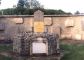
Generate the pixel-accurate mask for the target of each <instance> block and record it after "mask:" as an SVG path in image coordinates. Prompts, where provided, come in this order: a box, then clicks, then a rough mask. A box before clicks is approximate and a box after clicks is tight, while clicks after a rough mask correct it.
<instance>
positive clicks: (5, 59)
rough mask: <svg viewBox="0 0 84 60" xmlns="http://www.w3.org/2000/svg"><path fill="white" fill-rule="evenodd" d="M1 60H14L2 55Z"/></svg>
mask: <svg viewBox="0 0 84 60" xmlns="http://www.w3.org/2000/svg"><path fill="white" fill-rule="evenodd" d="M0 60H12V58H10V57H5V56H2V55H0Z"/></svg>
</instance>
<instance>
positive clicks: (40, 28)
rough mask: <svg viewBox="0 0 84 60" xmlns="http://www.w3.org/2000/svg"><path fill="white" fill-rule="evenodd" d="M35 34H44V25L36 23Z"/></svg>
mask: <svg viewBox="0 0 84 60" xmlns="http://www.w3.org/2000/svg"><path fill="white" fill-rule="evenodd" d="M34 32H44V23H43V22H34Z"/></svg>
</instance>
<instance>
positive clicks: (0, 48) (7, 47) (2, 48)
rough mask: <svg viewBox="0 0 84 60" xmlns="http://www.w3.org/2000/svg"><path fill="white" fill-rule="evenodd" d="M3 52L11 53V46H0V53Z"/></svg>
mask: <svg viewBox="0 0 84 60" xmlns="http://www.w3.org/2000/svg"><path fill="white" fill-rule="evenodd" d="M3 51H5V52H6V51H12V45H11V44H0V52H3Z"/></svg>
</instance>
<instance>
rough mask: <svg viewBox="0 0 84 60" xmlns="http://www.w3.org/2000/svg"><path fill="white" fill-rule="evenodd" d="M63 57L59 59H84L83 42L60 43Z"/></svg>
mask: <svg viewBox="0 0 84 60" xmlns="http://www.w3.org/2000/svg"><path fill="white" fill-rule="evenodd" d="M60 47H61V49H63V50H64V57H63V58H62V59H61V60H84V44H61V46H60Z"/></svg>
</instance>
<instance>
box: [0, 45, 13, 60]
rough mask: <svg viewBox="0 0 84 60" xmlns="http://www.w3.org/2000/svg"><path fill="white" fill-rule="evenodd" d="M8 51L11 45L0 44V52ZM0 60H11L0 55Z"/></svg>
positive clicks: (10, 49)
mask: <svg viewBox="0 0 84 60" xmlns="http://www.w3.org/2000/svg"><path fill="white" fill-rule="evenodd" d="M8 51H12V45H10V44H0V52H8ZM0 60H12V58H11V57H6V56H3V55H0Z"/></svg>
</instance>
